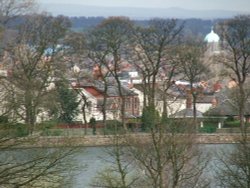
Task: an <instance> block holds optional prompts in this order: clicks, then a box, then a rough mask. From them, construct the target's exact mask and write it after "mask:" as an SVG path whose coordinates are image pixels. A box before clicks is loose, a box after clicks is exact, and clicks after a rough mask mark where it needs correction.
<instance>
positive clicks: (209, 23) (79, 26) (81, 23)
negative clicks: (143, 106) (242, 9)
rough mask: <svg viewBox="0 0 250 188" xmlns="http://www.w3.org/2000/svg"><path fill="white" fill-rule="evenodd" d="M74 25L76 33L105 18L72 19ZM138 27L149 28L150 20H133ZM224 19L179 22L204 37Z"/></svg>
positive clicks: (187, 31)
mask: <svg viewBox="0 0 250 188" xmlns="http://www.w3.org/2000/svg"><path fill="white" fill-rule="evenodd" d="M69 19H70V21H71V23H72V29H73V30H76V31H84V30H88V29H90V28H92V27H94V26H96V25H98V24H99V23H101V22H102V21H103V20H104V19H105V18H104V17H84V16H82V17H70V18H69ZM133 21H134V22H135V23H136V25H141V26H147V25H148V20H133ZM220 21H222V19H215V20H203V19H195V18H192V19H180V20H179V22H185V28H184V30H185V33H187V34H193V35H199V36H204V35H206V34H207V33H209V32H210V30H211V27H213V26H215V25H216V24H217V23H218V22H220Z"/></svg>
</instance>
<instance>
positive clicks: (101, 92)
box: [74, 80, 140, 121]
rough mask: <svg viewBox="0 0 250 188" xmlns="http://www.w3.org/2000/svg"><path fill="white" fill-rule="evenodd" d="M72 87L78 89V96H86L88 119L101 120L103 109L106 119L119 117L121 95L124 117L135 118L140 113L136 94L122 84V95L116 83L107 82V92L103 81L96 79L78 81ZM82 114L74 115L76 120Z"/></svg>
mask: <svg viewBox="0 0 250 188" xmlns="http://www.w3.org/2000/svg"><path fill="white" fill-rule="evenodd" d="M74 89H77V90H79V91H80V92H78V93H79V97H81V95H82V96H84V97H86V101H87V105H86V106H87V109H86V111H85V112H86V119H87V121H89V120H90V118H91V117H94V118H95V119H96V120H103V109H104V108H105V110H106V119H107V120H113V119H117V120H119V119H121V112H120V109H121V102H122V97H124V100H125V118H136V117H138V116H139V115H140V113H139V105H140V101H139V98H138V94H136V93H135V92H133V91H131V90H129V89H128V88H126V87H124V86H122V88H121V89H122V96H120V94H119V90H118V86H117V85H116V84H114V83H113V84H109V85H108V87H107V92H105V89H104V83H103V82H102V81H98V80H92V81H90V82H86V81H85V83H83V82H82V83H80V84H79V85H77V86H74ZM104 99H106V105H105V107H104ZM80 106H81V105H80ZM82 120H83V114H79V115H78V116H77V117H76V121H82Z"/></svg>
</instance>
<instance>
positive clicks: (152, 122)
mask: <svg viewBox="0 0 250 188" xmlns="http://www.w3.org/2000/svg"><path fill="white" fill-rule="evenodd" d="M159 121H160V115H159V112H158V111H157V110H156V109H155V108H153V107H150V106H147V107H145V108H144V109H143V112H142V117H141V122H142V130H143V131H148V130H150V129H151V128H154V127H155V126H156V125H157V124H158V123H159Z"/></svg>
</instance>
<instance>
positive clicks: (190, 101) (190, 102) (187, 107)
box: [186, 94, 192, 109]
mask: <svg viewBox="0 0 250 188" xmlns="http://www.w3.org/2000/svg"><path fill="white" fill-rule="evenodd" d="M191 108H192V96H191V94H187V99H186V109H191Z"/></svg>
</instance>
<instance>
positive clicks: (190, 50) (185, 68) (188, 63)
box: [178, 41, 209, 122]
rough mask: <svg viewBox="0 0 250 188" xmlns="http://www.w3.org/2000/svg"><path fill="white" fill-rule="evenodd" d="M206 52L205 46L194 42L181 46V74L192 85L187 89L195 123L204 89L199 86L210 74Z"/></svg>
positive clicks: (179, 56) (179, 55)
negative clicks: (199, 100)
mask: <svg viewBox="0 0 250 188" xmlns="http://www.w3.org/2000/svg"><path fill="white" fill-rule="evenodd" d="M204 52H205V47H204V44H202V43H201V42H195V41H194V42H192V43H190V42H188V43H187V44H183V45H181V46H180V49H179V54H178V59H179V61H180V63H179V65H180V67H179V69H180V72H182V74H183V78H184V79H185V80H186V81H188V82H189V84H190V88H188V89H187V95H190V96H191V100H192V106H193V118H194V121H195V122H196V111H197V110H196V101H197V99H198V97H199V96H200V95H202V92H203V88H202V87H201V86H199V85H197V84H198V82H200V81H201V80H202V79H204V78H205V76H207V75H208V72H209V69H208V67H207V66H206V65H205V64H204V59H203V56H204ZM195 84H196V85H195Z"/></svg>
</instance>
